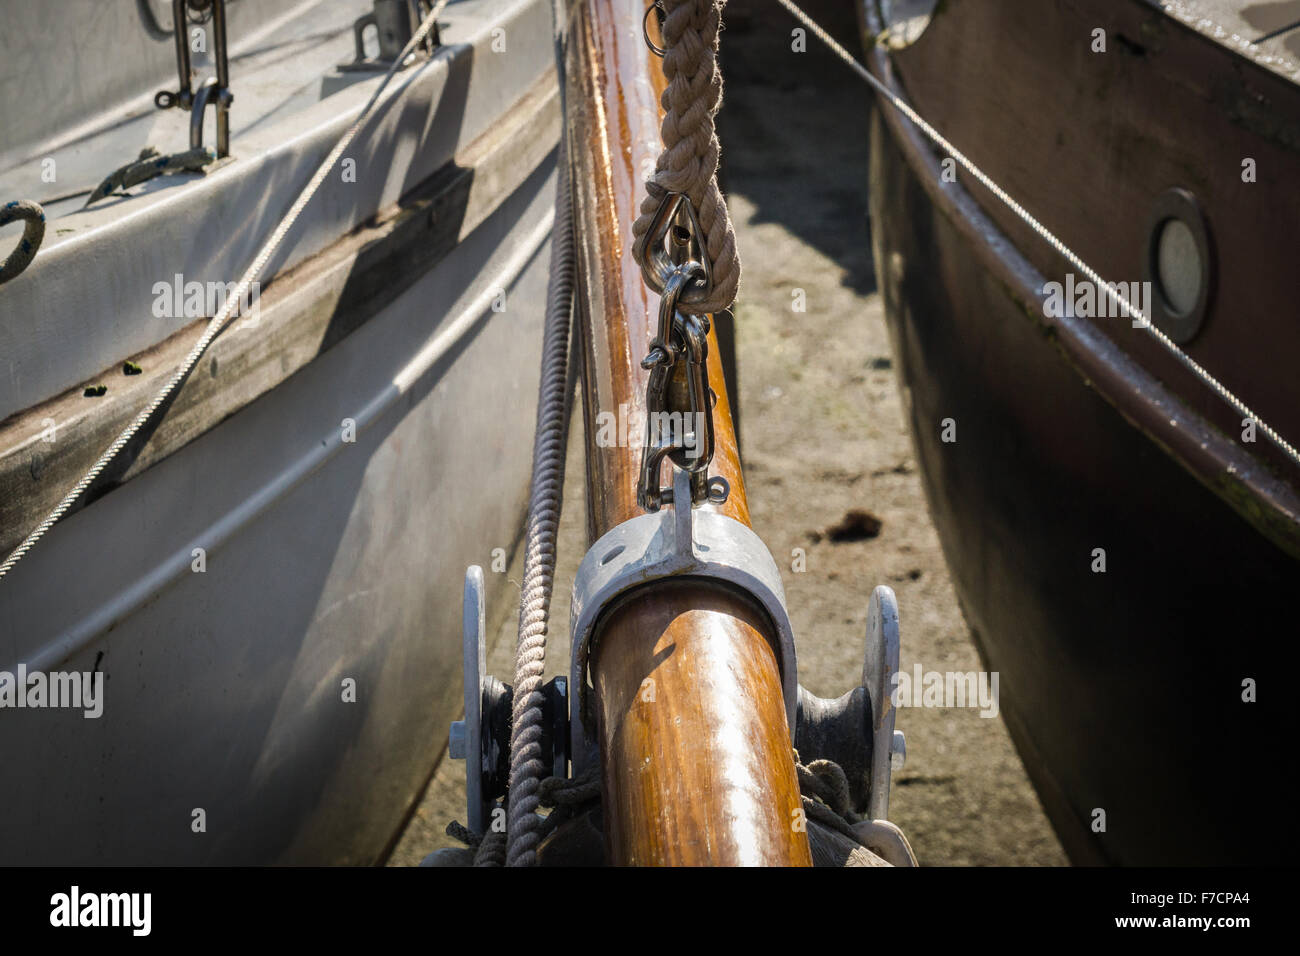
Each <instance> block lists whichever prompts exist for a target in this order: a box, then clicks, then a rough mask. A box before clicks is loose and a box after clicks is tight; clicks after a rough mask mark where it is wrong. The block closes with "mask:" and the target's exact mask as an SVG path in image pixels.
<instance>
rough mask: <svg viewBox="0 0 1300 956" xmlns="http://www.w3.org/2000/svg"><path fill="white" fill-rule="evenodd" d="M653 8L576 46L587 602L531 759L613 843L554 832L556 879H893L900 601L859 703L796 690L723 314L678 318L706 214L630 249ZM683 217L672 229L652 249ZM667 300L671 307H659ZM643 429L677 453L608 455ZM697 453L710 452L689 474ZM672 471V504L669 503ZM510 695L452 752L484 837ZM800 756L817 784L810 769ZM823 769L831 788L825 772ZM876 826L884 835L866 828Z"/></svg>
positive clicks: (500, 792) (638, 450) (584, 31)
mask: <svg viewBox="0 0 1300 956" xmlns="http://www.w3.org/2000/svg"><path fill="white" fill-rule="evenodd" d="M647 12H648V11H647V7H646V6H645V0H585V2H577V3H575V4H574V5H573V7H572V9H571V10H570V13H569V20H568V23H567V30H566V31H565V32H566V35H567V43H566V44H565V62H564V69H563V71H562V72H563V74H564V77H565V95H564V101H565V111H566V124H567V144H566V148H565V150H564V154H565V155H566V156H567V168H564V169H561V171H560V175H561V176H567V177H568V180H567V182H568V185H569V190H570V191H571V194H572V211H573V224H574V228H573V235H574V239H575V246H576V275H577V288H576V297H575V303H574V312H575V327H576V329H577V336H578V349H577V351H578V352H579V353H580V359H581V363H582V384H583V389H582V392H583V413H584V420H585V426H586V428H585V438H586V465H587V468H586V481H587V489H586V490H587V495H586V500H587V503H588V515H587V519H588V521H587V526H588V541H589V543H590V545H591V546H590V548H589V550H588V552H587V554H586V556H585V558H584V560H583V562H582V565H581V567H580V569H579V571H578V574H577V577H576V579H575V583H574V596H573V602H572V614H573V621H572V628H571V631H572V636H573V660H572V667H571V670H570V675H569V678H568V680H567V681H566V680H565V679H563V678H557V679H556V680H554V681H552V682H551V684H550V685H548V686H547V690H546V695H547V704H546V708H547V709H546V713H545V716H544V719H540V720H539V725H540V726H542V727H544V728H546V729H545V731H543V732H544V733H549V738H547V739H545V740H544V741H543V744H542V747H541V749H540V751H539V753H538V758H537V759H538V760H539V761H541V762H543V763H546V764H548V765H549V766H551V767H553V779H552V780H550V781H547V784H548V785H556V786H553V787H552V789H551V790H550V791H549V792H550V793H551V794H554V793H555V792H558V791H560V790H563V789H564V788H565V787H571V788H572V790H573V791H574V792H577V791H582V792H584V793H587V792H590V791H592V790H593V789H594V787H593V786H592V785H591V784H590V783H586V781H589V780H591V779H593V776H592V775H596V774H598V778H599V782H600V798H601V813H600V815H599V819H600V820H601V821H602V827H601V829H602V830H603V833H600V834H597V835H595V836H594V838H593V834H592V827H591V821H592V820H593V819H596V817H594V816H593V815H585V814H584V815H579V816H577V817H576V818H574V817H569V819H571V823H565V824H562V825H561V826H560V827H559V828H558V829H556V828H554V827H550V826H548V827H547V837H546V841H545V842H543V843H542V844H541V847H540V854H539V855H540V862H543V863H547V862H554V863H561V862H563V863H568V862H592V861H593V857H594V859H595V860H599V859H600V858H601V857H602V856H603V858H604V859H605V860H606V861H607V862H610V863H614V864H619V865H687V866H690V865H774V866H809V865H812V864H813V863H814V861H816V862H818V863H831V864H834V865H845V864H848V865H853V864H857V865H863V864H865V865H883V861H882V860H881V858H880V856H876V855H874V854H873V853H870V852H868V851H867V850H865V849H864V848H863V847H864V846H869V847H870V848H871V849H872V850H875V851H876V852H877V853H879V854H880V855H881V856H883V857H884V858H885V859H888V860H889V861H891V862H901V863H907V862H909V861H910V860H911V852H910V848H908V847H907V845H906V840H905V839H904V838H903V837H902V835H901V833H899V832H898V831H897V828H894V827H892V825H890V824H888V823H887V821H885V820H884V819H883V818H884V814H885V811H886V808H887V801H888V788H889V774H890V768H891V763H894V762H895V761H897V760H899V759H901V749H902V748H901V739H900V740H898V742H897V744H896V743H895V740H894V738H895V732H894V729H893V726H894V709H893V707H892V706H890V702H889V695H888V690H889V688H890V687H891V681H892V678H893V675H894V674H895V673H896V672H897V669H898V626H897V625H898V617H897V608H896V605H895V603H894V598H893V594H892V592H890V591H889V589H888V588H878V589H877V590H876V593H875V594H874V595H873V599H872V606H871V610H870V612H869V615H868V632H869V633H868V641H867V645H868V653H867V659H866V663H865V666H864V671H863V680H862V686H859V687H857V688H855V689H854V690H853V691H851V692H850V693H848V694H845V695H844V696H843V697H842V698H840V699H839V700H836V701H824V700H821V699H819V698H816V697H814V696H813V695H811V694H809V693H808V692H806V691H805V690H803V689H802V688H800V687H799V686H798V683H797V674H796V670H795V655H794V640H793V633H792V630H791V627H790V623H789V618H788V615H787V614H786V611H785V599H784V593H783V591H782V587H781V578H780V572H779V569H778V568H777V566H776V564H775V562H774V561H773V559H772V556H771V554H770V553H769V552H768V551H767V549H766V547H765V546H764V545H763V544H762V542H761V541H760V540H759V539H758V537H757V535H755V534H754V532H753V531H752V529H751V528H750V526H749V510H748V505H747V503H746V498H745V486H744V479H743V476H742V473H741V467H740V459H739V454H738V451H737V443H736V433H735V428H734V425H733V422H732V417H731V405H730V400H729V396H728V394H727V389H726V387H725V385H724V376H723V373H722V363H721V360H720V350H719V347H718V340H717V335H716V332H715V331H714V329H713V325H712V322H711V321H709V319H708V317H707V316H703V317H700V316H693V315H683V312H684V311H685V308H686V307H683V309H682V310H678V309H677V304H678V301H679V300H678V299H677V298H676V297H677V296H678V295H679V294H681V293H682V289H683V288H685V281H684V280H682V281H679V280H681V275H678V276H677V278H676V279H674V278H673V277H672V273H673V272H674V270H677V272H679V273H681V274H683V275H684V274H689V275H690V276H691V277H692V278H695V277H698V275H699V273H700V271H701V270H700V269H699V268H698V267H697V263H698V261H699V260H700V259H702V258H703V257H704V255H705V251H704V250H705V245H706V241H705V233H704V231H703V230H700V229H699V223H698V221H697V220H696V219H695V218H694V216H693V215H692V213H693V210H692V209H691V204H690V203H686V204H684V205H683V204H682V203H680V202H679V201H678V200H677V199H676V198H675V196H676V195H677V194H674V193H668V194H667V195H666V197H665V198H664V200H663V204H662V206H661V208H662V209H663V210H666V211H667V212H666V213H665V215H666V216H667V217H668V218H667V219H665V220H664V221H659V220H660V219H661V218H662V217H660V216H656V217H654V218H655V223H654V224H653V225H654V228H652V229H651V231H650V232H649V233H648V235H650V236H651V237H652V238H653V237H654V236H656V235H662V238H663V240H664V242H663V244H662V246H658V245H656V244H655V243H653V242H652V243H650V244H649V245H650V246H651V247H653V248H651V253H652V254H651V255H650V256H648V257H647V256H644V255H638V252H644V251H645V250H644V249H634V244H633V242H632V235H633V229H632V226H633V223H634V222H635V221H636V219H637V217H638V200H639V198H640V196H641V191H642V187H641V183H642V178H643V177H644V176H645V175H646V174H647V173H648V172H649V171H650V170H652V169H654V168H655V165H654V164H655V157H656V156H657V155H658V152H659V149H660V123H661V120H662V115H663V114H662V113H661V110H660V102H661V97H662V94H663V91H664V88H665V75H664V72H663V70H662V69H661V68H660V66H659V62H658V60H657V59H656V58H655V56H654V54H653V53H652V52H651V50H650V48H649V47H648V46H647V44H646V43H645V42H644V41H643V39H642V23H643V21H647ZM648 205H649V204H647V205H646V206H642V207H641V210H640V211H641V212H643V213H644V212H645V211H646V209H647V208H648ZM678 207H681V210H682V214H681V215H678V214H677V210H678ZM566 208H567V206H566ZM668 220H671V222H672V225H673V228H671V229H663V230H662V232H661V233H660V232H656V231H655V230H656V229H658V228H659V227H662V226H664V225H665V224H666V223H667V221H668ZM715 222H716V220H715ZM706 228H707V227H706ZM727 228H728V229H729V227H727ZM646 234H647V233H644V232H643V235H646ZM640 245H641V246H645V245H646V243H645V242H642V243H640ZM646 261H657V262H658V263H659V264H660V267H661V272H660V274H659V276H658V278H659V280H661V281H659V282H657V283H656V282H654V281H643V280H650V278H651V277H649V276H647V275H646V273H647V272H649V271H650V269H649V268H648V267H646V268H644V269H643V266H644V265H645V262H646ZM737 268H738V267H737ZM675 283H676V284H675ZM650 285H655V286H656V287H657V288H663V289H664V290H665V292H664V297H663V299H662V302H661V297H660V296H659V295H657V294H656V292H655V291H654V290H653V289H652V288H650ZM705 294H707V288H706V289H705ZM697 301H701V300H699V299H698V298H697ZM661 307H662V308H661ZM670 328H671V330H672V333H673V337H672V339H671V341H670V340H669V335H668V330H669V329H670ZM647 352H649V353H650V354H649V356H647ZM656 356H657V357H656ZM643 357H644V358H643ZM665 365H671V366H673V371H672V373H671V374H668V375H663V374H662V373H663V372H664V371H665ZM656 373H660V374H659V378H658V379H656V378H655V376H656ZM656 381H657V382H658V387H659V392H658V394H657V397H656V386H655V384H654V383H655V382H656ZM710 382H711V383H713V386H712V389H711V396H712V397H711V399H706V400H705V403H706V405H707V408H708V416H709V418H708V426H709V427H708V429H707V432H708V440H707V441H705V440H703V438H702V429H701V428H700V427H699V425H698V423H692V426H691V427H688V426H687V424H686V423H682V428H681V431H680V432H678V433H677V434H676V435H675V441H674V442H672V443H670V444H671V449H669V447H668V445H661V444H657V442H658V441H659V439H658V438H657V435H658V433H657V432H656V427H655V422H654V417H653V416H654V415H656V414H660V413H663V412H664V410H665V409H666V408H668V407H670V406H671V408H672V414H681V413H682V412H683V411H686V412H690V414H694V412H691V411H690V410H694V409H699V408H700V407H701V403H700V402H699V395H700V392H701V390H703V391H705V392H709V391H710V389H709V387H708V383H710ZM665 383H666V384H665ZM688 386H689V387H688ZM688 393H689V394H690V395H691V396H692V397H691V399H690V402H689V403H688V402H687V401H686V399H685V397H684V396H686V395H687V394H688ZM670 395H671V399H670V398H669V397H668V396H670ZM628 420H630V421H632V422H634V423H636V424H637V426H638V427H637V428H636V429H635V431H636V432H640V431H641V429H640V426H641V425H643V424H644V425H645V428H644V432H643V434H644V435H645V445H646V446H647V447H650V448H652V451H656V452H663V454H662V455H659V456H657V457H656V455H655V454H653V453H652V454H649V455H647V453H646V451H645V450H644V449H643V447H642V443H641V442H639V441H628V440H622V441H618V440H615V441H609V440H607V439H608V436H609V433H610V431H611V429H609V428H608V427H605V428H602V427H601V424H602V423H605V424H606V425H607V424H608V423H609V422H623V421H628ZM678 421H679V422H680V421H681V419H678ZM658 424H659V426H660V427H662V426H663V423H662V422H660V423H658ZM619 432H620V437H622V431H621V430H619ZM628 437H629V438H631V437H633V436H631V435H629V436H628ZM636 437H639V435H638V436H636ZM688 438H693V439H694V441H693V443H692V442H689V441H687V439H688ZM683 444H686V445H691V444H693V445H694V450H696V451H698V450H699V449H700V447H701V445H704V446H707V449H708V450H711V452H712V454H711V456H706V457H704V458H703V459H699V458H698V457H695V458H693V457H692V456H690V455H687V454H684V451H685V449H684V448H683ZM665 458H666V459H667V460H668V462H669V465H670V467H669V468H668V469H667V470H666V471H667V472H668V473H671V474H672V476H673V478H672V483H671V485H670V487H668V488H662V487H660V486H659V482H660V480H661V478H662V477H663V473H664V472H665V469H662V468H661V467H660V466H661V465H662V464H663V463H664V459H665ZM473 570H474V569H471V575H472V573H473ZM467 593H469V592H467ZM481 620H482V610H481V608H478V609H477V610H475V612H474V613H473V614H470V615H467V628H466V645H465V651H466V661H467V662H471V663H476V662H478V661H479V660H481V653H482V647H481V641H482V637H481V634H482V631H481ZM521 646H522V642H521ZM471 670H472V673H471ZM508 695H509V688H505V689H504V691H503V690H502V689H501V687H500V685H497V684H496V683H495V682H493V681H491V680H490V679H487V678H486V677H485V676H484V675H483V674H482V667H481V665H478V666H477V668H471V669H469V670H467V685H466V699H467V713H468V714H471V715H477V719H476V721H475V726H473V727H470V728H468V729H466V728H465V727H464V726H463V725H462V726H460V727H459V729H458V732H457V733H456V734H455V736H454V739H455V740H456V741H457V749H458V751H460V752H464V754H465V756H466V757H467V758H469V766H468V767H467V769H468V771H469V773H471V774H477V775H478V777H477V779H476V780H475V781H474V783H475V784H476V785H475V786H474V787H473V788H472V790H473V793H474V795H475V799H477V800H478V801H479V802H478V803H477V804H472V805H471V807H470V818H471V820H475V821H486V820H488V819H489V817H491V816H492V815H493V814H494V812H495V813H496V815H497V818H498V819H499V818H501V816H503V815H502V814H500V811H499V808H497V807H496V805H495V801H496V799H497V798H498V797H501V796H504V795H505V790H504V788H503V787H502V786H501V783H502V781H501V774H500V769H501V768H500V761H499V759H498V756H497V755H498V754H499V752H500V748H501V742H502V740H504V739H505V737H506V736H509V734H508V732H507V733H506V734H505V735H503V733H502V730H501V726H500V724H501V720H500V715H501V714H502V713H503V710H504V709H509V708H508V706H503V704H502V703H501V701H502V700H504V699H506V698H507V697H508ZM566 709H567V713H566ZM518 714H519V707H518V705H516V706H515V715H516V717H517V716H518ZM494 715H496V716H494ZM534 717H535V718H536V717H538V712H537V711H535V712H534ZM566 718H567V719H566ZM517 735H518V728H516V736H517ZM900 737H901V735H900ZM467 741H471V742H469V743H468V744H467ZM796 745H797V746H799V748H800V752H801V753H802V755H803V759H804V760H807V761H808V762H809V764H810V766H808V767H802V766H799V765H797V764H796V761H795V753H794V747H795V746H796ZM566 759H571V760H572V779H571V780H566V779H565V774H564V764H565V761H566ZM895 765H896V763H895ZM827 772H831V773H832V776H833V777H834V778H835V779H834V780H832V781H831V783H832V784H834V785H831V786H827V785H826V780H827V779H828V778H826V777H825V776H819V774H823V775H824V774H825V773H827ZM521 779H522V778H521ZM514 780H515V778H514V776H513V775H512V778H511V786H512V787H513V786H514ZM532 786H533V785H532V783H531V782H529V783H528V788H529V789H528V791H527V792H529V793H531V792H532ZM801 791H802V792H801ZM592 795H593V796H594V794H592ZM512 799H513V797H512ZM517 811H518V806H517V805H512V806H511V814H510V820H511V821H512V822H511V827H512V828H513V827H514V825H515V824H514V820H515V818H516V816H517V815H518V813H517ZM862 813H869V819H867V820H865V821H861V822H859V818H858V816H857V815H858V814H862ZM523 815H524V816H525V817H529V818H531V814H530V812H528V811H527V810H525V811H524V814H523ZM871 817H874V818H875V819H870V818H871ZM858 828H861V829H860V830H859V829H858ZM468 837H469V840H470V842H479V841H480V839H481V842H480V843H479V845H480V850H479V852H478V853H477V854H476V856H477V858H478V860H479V862H484V861H492V860H495V859H496V854H497V851H496V849H495V848H494V841H495V843H496V844H499V843H500V842H501V837H500V835H499V833H498V834H497V835H496V836H494V835H493V834H492V833H491V832H487V831H484V832H482V833H480V834H478V835H468ZM511 840H512V841H513V840H514V837H513V836H512V837H511ZM486 848H493V849H492V852H485V849H486Z"/></svg>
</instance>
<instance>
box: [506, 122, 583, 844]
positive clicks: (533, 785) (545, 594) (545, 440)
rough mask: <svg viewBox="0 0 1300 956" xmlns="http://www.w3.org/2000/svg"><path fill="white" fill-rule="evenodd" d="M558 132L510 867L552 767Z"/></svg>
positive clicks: (566, 228)
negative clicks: (549, 679) (547, 720)
mask: <svg viewBox="0 0 1300 956" xmlns="http://www.w3.org/2000/svg"><path fill="white" fill-rule="evenodd" d="M566 153H567V149H566V146H565V144H564V138H563V136H561V138H560V158H559V164H558V165H559V172H558V174H557V178H558V180H559V183H558V185H557V189H556V197H555V231H554V233H553V236H552V239H551V267H550V272H551V274H550V279H549V287H548V289H547V293H546V327H545V332H544V334H543V337H542V374H541V383H540V385H539V386H538V399H537V432H536V436H535V438H534V439H533V486H532V492H531V496H530V500H529V502H528V529H527V535H526V539H525V540H526V542H527V544H526V550H525V553H524V583H523V588H522V594H521V595H520V600H519V638H518V642H517V644H516V645H515V681H514V699H513V704H512V708H511V709H512V715H511V728H510V810H509V814H510V815H509V821H508V823H507V830H506V832H507V833H508V834H509V840H508V844H507V845H508V849H507V853H506V856H507V861H508V865H509V866H532V865H533V864H535V863H536V861H537V847H538V844H539V843H540V842H541V836H540V827H541V820H540V819H539V817H538V816H537V808H538V807H539V806H540V804H541V796H540V793H539V791H540V789H541V785H542V779H543V777H545V776H546V775H547V774H548V773H549V768H548V767H547V766H546V764H545V763H544V762H543V760H542V729H543V727H542V724H543V711H542V706H543V704H544V703H545V696H544V695H543V693H542V681H543V677H544V676H545V670H546V634H547V630H548V628H549V625H550V609H551V592H552V590H553V588H554V580H555V539H556V535H557V533H558V531H559V526H560V507H561V503H562V499H563V494H564V455H565V450H566V448H567V446H568V437H569V416H568V410H569V409H568V404H569V403H568V396H569V319H570V312H571V311H572V307H573V284H574V245H573V209H572V205H573V204H572V202H571V201H570V198H569V166H568V159H567V156H566Z"/></svg>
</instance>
